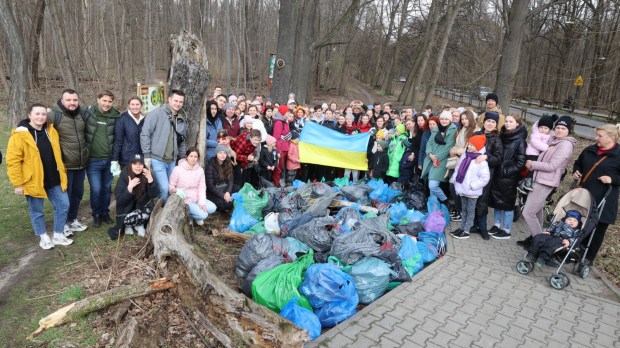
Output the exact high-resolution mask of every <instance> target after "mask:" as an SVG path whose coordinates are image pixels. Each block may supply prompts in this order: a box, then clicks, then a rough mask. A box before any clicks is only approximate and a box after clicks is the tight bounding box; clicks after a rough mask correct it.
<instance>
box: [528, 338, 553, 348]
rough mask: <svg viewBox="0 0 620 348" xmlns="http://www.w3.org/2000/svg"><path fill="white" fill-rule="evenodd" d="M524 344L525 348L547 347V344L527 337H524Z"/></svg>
mask: <svg viewBox="0 0 620 348" xmlns="http://www.w3.org/2000/svg"><path fill="white" fill-rule="evenodd" d="M524 340H525V343H523V345H522V346H523V347H527V348H543V347H547V344H545V343H543V342H540V341H537V340H534V339H532V338H529V337H525V339H524Z"/></svg>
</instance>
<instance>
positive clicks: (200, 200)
mask: <svg viewBox="0 0 620 348" xmlns="http://www.w3.org/2000/svg"><path fill="white" fill-rule="evenodd" d="M168 187H170V188H177V189H181V190H183V192H184V193H185V203H196V204H198V205H204V204H206V203H207V184H206V183H205V172H204V170H203V169H202V167H201V166H200V165H198V163H196V164H194V165H193V166H192V165H190V164H189V163H188V162H187V159H185V158H183V159H181V160H180V161H179V165H177V166H176V167H174V169H173V170H172V174H170V179H169V180H168Z"/></svg>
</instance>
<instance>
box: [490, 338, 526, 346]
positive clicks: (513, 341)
mask: <svg viewBox="0 0 620 348" xmlns="http://www.w3.org/2000/svg"><path fill="white" fill-rule="evenodd" d="M524 342H525V339H523V338H521V339H517V338H514V337H512V336H504V337H503V338H502V340H501V341H500V342H499V343H498V344H497V345H498V347H522V346H523V343H524Z"/></svg>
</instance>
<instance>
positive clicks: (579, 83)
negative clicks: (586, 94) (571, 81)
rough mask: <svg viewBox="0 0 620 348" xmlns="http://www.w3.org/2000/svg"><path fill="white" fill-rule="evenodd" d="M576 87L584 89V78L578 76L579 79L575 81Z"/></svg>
mask: <svg viewBox="0 0 620 348" xmlns="http://www.w3.org/2000/svg"><path fill="white" fill-rule="evenodd" d="M575 86H577V87H583V76H581V75H579V76H577V79H576V80H575Z"/></svg>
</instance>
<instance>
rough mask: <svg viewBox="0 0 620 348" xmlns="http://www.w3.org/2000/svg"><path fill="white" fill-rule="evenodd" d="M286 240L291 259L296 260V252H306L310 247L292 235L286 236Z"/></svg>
mask: <svg viewBox="0 0 620 348" xmlns="http://www.w3.org/2000/svg"><path fill="white" fill-rule="evenodd" d="M286 241H287V242H288V245H289V248H288V257H289V258H290V259H291V261H295V260H297V254H298V253H299V254H307V253H308V250H309V249H310V248H309V247H308V246H307V245H306V244H305V243H302V242H300V241H298V240H297V239H295V238H293V237H286Z"/></svg>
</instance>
